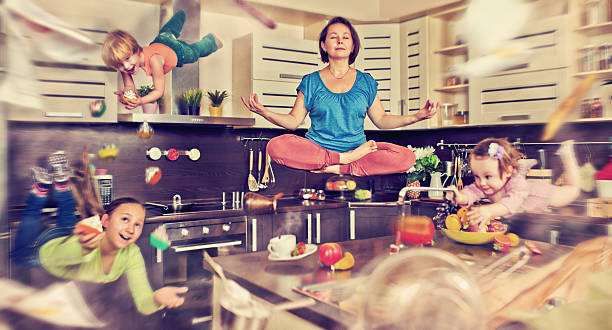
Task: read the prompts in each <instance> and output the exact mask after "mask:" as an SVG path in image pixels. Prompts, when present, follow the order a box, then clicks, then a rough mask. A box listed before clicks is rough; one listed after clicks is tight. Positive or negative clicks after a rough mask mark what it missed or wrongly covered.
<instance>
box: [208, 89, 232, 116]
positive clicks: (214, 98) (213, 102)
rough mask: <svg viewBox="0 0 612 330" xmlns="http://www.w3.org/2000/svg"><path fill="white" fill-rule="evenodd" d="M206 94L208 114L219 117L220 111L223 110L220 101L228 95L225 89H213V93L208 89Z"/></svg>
mask: <svg viewBox="0 0 612 330" xmlns="http://www.w3.org/2000/svg"><path fill="white" fill-rule="evenodd" d="M207 94H208V99H209V100H210V105H209V106H208V110H209V111H210V115H211V116H212V117H221V113H222V112H223V105H222V103H223V101H224V100H225V99H226V98H227V97H228V94H227V91H218V90H215V91H214V93H213V92H212V91H208V93H207Z"/></svg>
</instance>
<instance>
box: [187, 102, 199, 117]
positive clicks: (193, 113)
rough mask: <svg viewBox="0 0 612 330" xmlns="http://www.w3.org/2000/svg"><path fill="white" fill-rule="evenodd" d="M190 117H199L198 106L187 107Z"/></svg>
mask: <svg viewBox="0 0 612 330" xmlns="http://www.w3.org/2000/svg"><path fill="white" fill-rule="evenodd" d="M187 109H188V111H189V113H188V115H190V116H199V115H200V106H199V105H190V106H188V107H187Z"/></svg>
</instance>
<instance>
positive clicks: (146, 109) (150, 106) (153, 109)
mask: <svg viewBox="0 0 612 330" xmlns="http://www.w3.org/2000/svg"><path fill="white" fill-rule="evenodd" d="M154 89H155V87H153V85H143V86H140V87H138V88H137V89H136V93H138V96H140V97H143V96H146V95H148V94H149V93H151V92H152V91H153V90H154ZM142 112H143V113H157V101H156V102H151V103H144V104H142Z"/></svg>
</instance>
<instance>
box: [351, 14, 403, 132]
mask: <svg viewBox="0 0 612 330" xmlns="http://www.w3.org/2000/svg"><path fill="white" fill-rule="evenodd" d="M354 27H355V30H356V31H357V33H358V34H359V39H360V41H361V50H360V51H359V54H358V56H357V58H356V59H355V63H354V65H355V68H356V69H357V70H360V71H362V72H364V73H369V74H370V75H372V77H373V78H374V79H375V80H376V82H378V96H379V98H380V101H381V103H382V106H383V109H384V110H385V112H386V113H387V114H394V115H397V114H400V95H401V94H400V73H401V72H400V71H401V70H400V48H399V46H400V45H399V44H400V42H399V39H400V29H399V24H369V25H355V26H354ZM364 127H365V129H366V130H376V129H378V128H377V127H376V126H374V124H373V123H372V121H371V120H370V118H369V117H367V116H366V120H365V124H364Z"/></svg>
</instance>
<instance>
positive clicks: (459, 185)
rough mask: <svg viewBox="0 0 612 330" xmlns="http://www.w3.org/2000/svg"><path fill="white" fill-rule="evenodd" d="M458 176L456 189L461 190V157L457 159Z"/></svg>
mask: <svg viewBox="0 0 612 330" xmlns="http://www.w3.org/2000/svg"><path fill="white" fill-rule="evenodd" d="M458 162H459V163H458V167H459V171H458V178H457V189H459V190H463V181H461V171H462V170H463V159H459V160H458Z"/></svg>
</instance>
